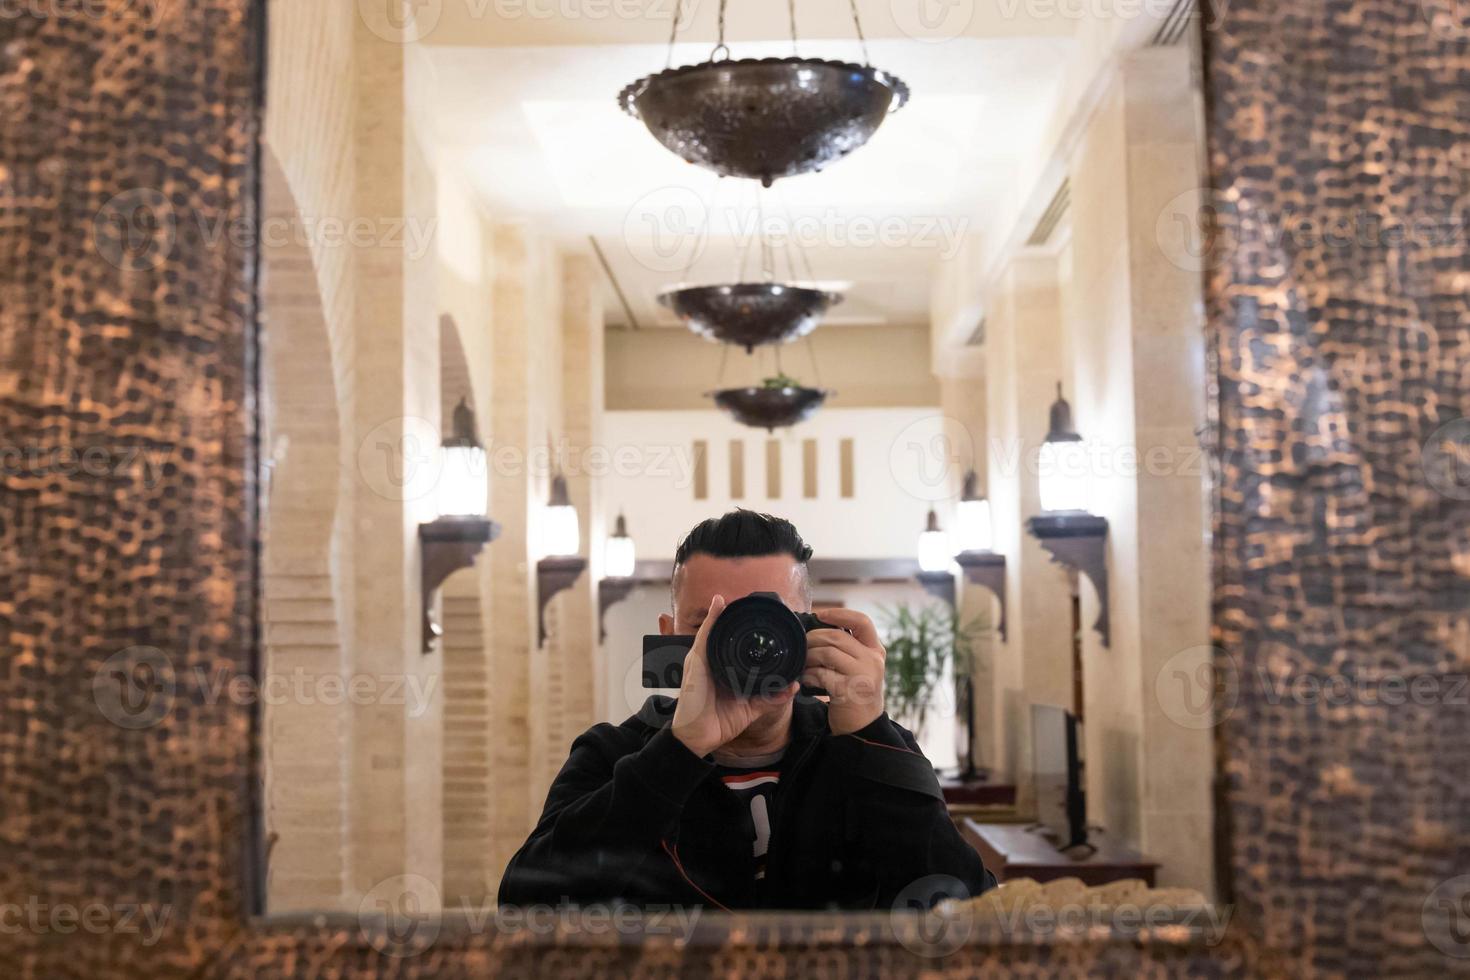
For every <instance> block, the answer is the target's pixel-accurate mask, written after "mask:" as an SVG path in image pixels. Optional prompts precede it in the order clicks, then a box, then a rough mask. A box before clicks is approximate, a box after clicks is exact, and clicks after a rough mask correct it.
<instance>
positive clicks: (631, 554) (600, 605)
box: [597, 514, 638, 643]
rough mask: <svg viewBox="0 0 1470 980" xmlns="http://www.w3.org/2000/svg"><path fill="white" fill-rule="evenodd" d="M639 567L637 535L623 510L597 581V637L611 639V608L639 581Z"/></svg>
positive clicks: (610, 538) (600, 641)
mask: <svg viewBox="0 0 1470 980" xmlns="http://www.w3.org/2000/svg"><path fill="white" fill-rule="evenodd" d="M637 569H638V554H637V551H636V550H635V549H634V547H633V539H632V538H630V537H629V536H628V522H627V521H626V520H625V519H624V518H623V515H622V514H619V515H618V521H617V523H616V524H615V525H613V533H612V536H611V537H609V538H608V539H607V550H606V552H605V553H604V555H603V560H602V570H603V573H604V574H603V578H602V581H600V582H598V583H597V640H598V642H599V643H606V642H607V623H606V619H607V611H608V610H609V609H610V608H612V607H613V605H615V604H616V603H619V602H622V601H623V600H624V599H626V598H628V594H629V593H630V592H632V591H633V587H634V586H635V585H637V584H638V581H637V579H636V578H635V577H634V576H635V575H636V573H637Z"/></svg>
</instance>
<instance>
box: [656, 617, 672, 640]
mask: <svg viewBox="0 0 1470 980" xmlns="http://www.w3.org/2000/svg"><path fill="white" fill-rule="evenodd" d="M658 631H659V634H660V635H661V636H673V635H674V617H673V616H670V615H669V614H668V613H659V614H658Z"/></svg>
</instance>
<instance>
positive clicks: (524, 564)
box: [482, 225, 546, 881]
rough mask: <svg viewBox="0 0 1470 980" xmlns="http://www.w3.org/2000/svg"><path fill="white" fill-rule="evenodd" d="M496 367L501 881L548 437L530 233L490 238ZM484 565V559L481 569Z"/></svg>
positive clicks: (519, 828) (519, 815) (500, 229)
mask: <svg viewBox="0 0 1470 980" xmlns="http://www.w3.org/2000/svg"><path fill="white" fill-rule="evenodd" d="M492 243H493V248H492V255H493V259H492V265H493V275H492V279H491V281H492V307H493V321H494V324H495V333H494V357H493V358H492V377H491V384H490V392H491V410H490V420H491V421H490V425H489V426H487V431H488V433H489V436H490V439H491V442H490V443H489V447H490V506H491V513H492V514H493V515H494V517H495V519H496V520H497V521H499V522H500V524H501V528H502V530H501V536H500V538H499V540H497V541H496V542H495V543H494V544H493V545H491V546H490V549H489V551H488V562H486V564H487V566H488V568H489V570H490V575H491V578H492V579H493V581H494V588H493V590H492V593H491V601H490V607H489V615H488V617H487V619H488V623H487V629H488V632H489V637H490V640H489V659H490V672H489V673H490V711H491V725H490V727H489V730H488V739H489V758H490V772H491V774H492V790H491V794H490V841H489V848H488V849H489V852H490V854H489V861H488V864H489V867H490V869H491V871H492V873H493V874H494V875H495V876H496V879H497V881H498V877H499V874H500V871H502V870H503V869H504V868H505V865H506V862H508V861H509V860H510V857H511V855H512V854H514V853H515V850H516V848H518V847H519V846H520V844H521V842H522V841H523V840H525V836H526V832H527V828H528V820H529V819H530V813H531V809H532V806H533V801H532V800H531V793H530V742H531V723H532V710H533V704H532V699H531V660H532V657H533V656H537V655H538V654H537V651H536V650H535V642H536V628H535V623H536V620H535V615H536V610H535V560H536V556H535V555H534V554H533V553H532V537H531V534H530V517H531V512H532V509H533V507H535V505H536V504H535V495H534V492H533V491H534V486H535V481H534V475H533V473H532V467H531V465H530V459H531V457H530V452H531V450H532V449H533V447H535V446H536V445H537V444H538V442H544V440H545V438H546V434H545V432H544V431H542V432H540V434H539V437H538V434H537V431H536V420H535V419H534V418H533V417H532V413H531V407H532V406H531V398H532V391H533V389H534V387H535V376H534V373H533V371H532V358H533V352H532V349H531V347H532V324H531V317H532V305H533V303H532V296H531V281H530V264H531V255H530V245H529V243H528V240H527V234H526V230H525V228H524V227H521V226H518V225H498V226H496V227H495V228H494V230H493V237H492ZM482 561H484V559H482Z"/></svg>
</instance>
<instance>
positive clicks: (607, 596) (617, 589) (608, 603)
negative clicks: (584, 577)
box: [597, 575, 639, 643]
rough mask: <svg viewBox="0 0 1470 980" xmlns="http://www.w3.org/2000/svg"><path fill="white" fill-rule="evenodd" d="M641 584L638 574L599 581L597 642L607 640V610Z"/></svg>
mask: <svg viewBox="0 0 1470 980" xmlns="http://www.w3.org/2000/svg"><path fill="white" fill-rule="evenodd" d="M638 584H639V580H638V578H637V577H636V576H632V575H630V576H627V577H625V578H605V579H602V580H601V581H600V582H598V583H597V642H599V643H606V642H607V611H608V610H609V609H611V608H612V607H613V606H615V605H617V604H618V603H620V602H622V601H623V600H624V599H626V598H628V595H629V593H631V592H632V591H633V589H634V588H635V587H636V586H637V585H638Z"/></svg>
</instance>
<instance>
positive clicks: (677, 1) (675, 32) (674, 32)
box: [664, 0, 684, 69]
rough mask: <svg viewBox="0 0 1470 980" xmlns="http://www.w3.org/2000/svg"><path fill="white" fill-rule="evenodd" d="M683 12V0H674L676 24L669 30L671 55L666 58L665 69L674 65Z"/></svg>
mask: <svg viewBox="0 0 1470 980" xmlns="http://www.w3.org/2000/svg"><path fill="white" fill-rule="evenodd" d="M683 13H684V3H683V0H674V26H673V27H672V28H671V29H670V30H669V56H668V57H667V58H665V59H664V68H665V69H669V68H672V67H674V39H675V38H676V37H678V36H679V18H680V16H681V15H682V14H683Z"/></svg>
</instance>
